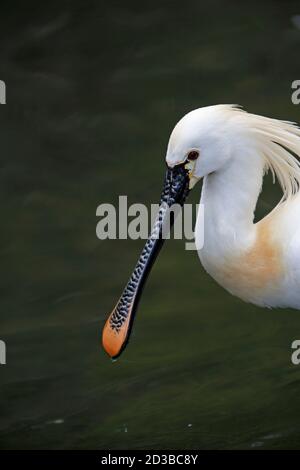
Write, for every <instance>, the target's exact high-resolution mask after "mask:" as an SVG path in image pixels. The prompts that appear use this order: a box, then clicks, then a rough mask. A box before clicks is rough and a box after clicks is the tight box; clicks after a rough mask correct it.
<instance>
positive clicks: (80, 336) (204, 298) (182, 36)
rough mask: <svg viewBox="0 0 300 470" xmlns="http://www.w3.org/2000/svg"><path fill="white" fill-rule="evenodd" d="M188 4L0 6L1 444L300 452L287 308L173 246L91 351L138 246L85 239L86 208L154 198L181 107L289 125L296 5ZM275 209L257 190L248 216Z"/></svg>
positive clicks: (297, 382) (88, 231)
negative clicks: (2, 101)
mask: <svg viewBox="0 0 300 470" xmlns="http://www.w3.org/2000/svg"><path fill="white" fill-rule="evenodd" d="M203 3H204V2H197V1H195V2H188V3H186V2H179V1H178V2H176V1H175V2H174V1H172V2H171V1H169V2H164V3H160V4H157V6H155V5H154V4H152V5H149V6H148V7H146V6H145V5H143V6H141V5H140V3H139V2H137V1H136V2H125V3H124V2H123V3H121V2H119V3H117V2H109V5H108V2H107V5H106V6H105V7H104V6H102V5H101V2H96V1H85V2H83V1H78V0H77V1H73V2H68V1H62V2H61V1H60V2H58V0H54V1H52V2H43V3H38V2H35V1H33V0H29V1H28V2H26V4H24V5H23V6H18V8H15V5H13V3H10V4H6V6H3V7H1V9H2V11H1V18H0V23H1V27H0V36H1V41H0V44H1V71H0V78H1V79H3V80H5V81H6V84H7V105H6V106H2V107H1V108H0V124H1V132H0V136H1V156H0V161H1V172H0V178H1V181H0V192H1V198H0V205H1V214H2V230H1V245H0V247H1V248H0V250H1V268H2V277H1V316H0V317H1V323H0V338H1V339H3V340H5V341H6V344H7V365H6V366H1V369H0V380H1V387H0V394H1V399H0V447H1V448H110V449H115V448H131V449H138V448H145V449H151V448H153V449H159V448H169V449H170V448H185V449H192V448H204V449H215V448H221V449H223V448H227V449H228V448H230V449H239V448H246V449H264V448H299V447H300V424H299V423H300V398H299V389H300V388H299V387H300V367H296V366H293V365H292V364H291V362H290V355H291V349H290V346H291V343H292V341H293V340H294V339H300V313H299V312H297V311H292V310H274V311H270V310H264V309H259V308H256V307H254V306H251V305H247V304H245V303H243V302H241V301H239V300H238V299H235V298H233V297H231V296H230V295H229V294H227V293H226V292H225V291H224V290H222V289H221V288H220V287H218V286H217V285H216V284H215V283H214V281H213V280H212V279H211V278H209V277H208V276H207V275H206V274H205V273H204V271H203V269H202V268H201V266H200V263H199V261H198V258H197V255H196V254H195V253H194V252H189V251H185V250H184V243H183V242H182V241H170V242H169V243H167V244H166V246H165V248H164V249H163V252H162V253H161V256H160V258H159V260H158V262H157V265H156V266H155V268H154V270H153V273H152V275H151V278H150V281H149V283H148V286H147V289H146V291H145V293H144V296H143V299H142V302H141V304H140V310H139V314H138V318H137V322H136V325H135V329H134V335H133V338H132V340H131V344H130V346H129V348H128V349H127V351H126V353H125V354H124V355H123V356H122V357H121V358H120V359H119V360H118V361H117V362H115V363H112V362H111V361H110V360H109V359H108V358H107V357H106V356H105V354H104V353H103V351H102V350H101V348H100V345H99V343H100V331H101V328H102V325H103V322H104V319H105V316H106V314H107V313H108V312H109V311H110V310H111V308H112V307H113V305H114V303H115V301H116V300H117V299H118V297H119V295H120V293H121V290H122V288H123V286H124V284H125V282H126V281H127V278H128V275H129V273H130V271H131V268H132V267H133V266H134V264H135V261H136V258H137V255H138V253H139V251H140V249H141V247H142V242H140V241H127V240H122V241H103V242H101V241H99V240H98V239H97V238H96V235H95V228H96V223H97V218H96V216H95V212H96V207H97V206H98V205H99V204H100V203H102V202H112V203H116V202H117V201H118V196H119V195H122V194H127V195H128V202H129V204H131V203H133V202H145V203H147V204H150V202H157V200H158V197H159V193H160V189H161V183H162V178H163V172H164V163H163V158H164V153H165V149H166V144H167V139H168V135H169V133H170V131H171V129H172V127H173V126H174V124H175V122H176V121H177V120H178V119H179V118H180V117H181V116H182V115H183V114H184V113H185V112H187V111H188V110H190V109H193V108H195V107H198V106H203V105H207V104H215V103H239V104H241V105H244V106H245V107H246V108H247V109H248V110H250V111H252V112H257V113H262V114H267V115H270V116H274V117H279V118H283V119H290V120H298V121H300V112H299V110H300V107H297V106H293V105H292V103H291V100H290V95H291V90H290V86H291V82H292V81H293V80H295V79H299V78H300V65H299V60H298V59H299V46H300V30H299V27H298V26H299V25H298V22H297V21H298V20H297V15H299V14H300V6H299V2H294V1H286V2H277V1H273V2H258V1H254V2H253V1H251V2H250V1H245V2H237V1H232V2H226V6H225V2H222V1H215V0H211V1H210V2H206V3H204V4H203ZM199 191H200V188H196V189H195V191H194V194H193V195H192V197H191V198H190V201H191V200H192V201H194V202H195V203H196V202H197V201H198V198H199ZM277 197H278V192H276V190H275V189H273V187H271V185H270V184H268V185H267V187H266V190H265V191H264V193H263V196H262V199H261V201H260V209H259V215H262V214H263V213H265V212H266V211H268V210H269V209H270V208H271V207H272V205H273V203H274V201H275V200H276V198H277Z"/></svg>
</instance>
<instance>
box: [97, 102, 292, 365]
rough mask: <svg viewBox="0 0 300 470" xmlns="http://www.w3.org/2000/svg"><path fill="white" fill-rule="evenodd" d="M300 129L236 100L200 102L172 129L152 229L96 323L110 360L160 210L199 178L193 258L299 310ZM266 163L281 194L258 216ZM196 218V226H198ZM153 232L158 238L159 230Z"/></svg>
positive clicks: (128, 325)
mask: <svg viewBox="0 0 300 470" xmlns="http://www.w3.org/2000/svg"><path fill="white" fill-rule="evenodd" d="M296 156H300V129H299V127H297V125H296V124H294V123H291V122H288V121H281V120H277V119H272V118H268V117H263V116H258V115H255V114H250V113H247V112H246V111H244V110H242V109H241V108H240V107H238V106H236V105H216V106H208V107H204V108H199V109H196V110H194V111H191V112H190V113H188V114H186V115H185V116H184V117H183V118H182V119H181V120H180V121H179V122H178V123H177V124H176V126H175V128H174V130H173V132H172V133H171V136H170V140H169V144H168V148H167V154H166V162H167V171H166V176H165V181H164V187H163V191H162V195H161V202H160V210H159V213H158V216H157V219H156V221H155V223H154V227H153V230H152V232H151V234H150V237H149V238H148V240H147V242H146V244H145V247H144V249H143V251H142V253H141V255H140V258H139V260H138V263H137V265H136V267H135V269H134V271H133V273H132V276H131V277H130V279H129V281H128V284H127V285H126V287H125V289H124V291H123V293H122V295H121V297H120V299H119V301H118V303H117V305H116V306H115V308H114V309H113V311H112V313H111V314H110V315H109V317H108V319H107V321H106V323H105V326H104V329H103V335H102V340H103V346H104V349H105V351H106V352H107V353H108V355H109V356H111V357H112V358H116V357H118V356H119V355H120V354H121V352H122V351H123V349H124V348H125V346H126V344H127V342H128V339H129V336H130V332H131V329H132V324H133V319H134V316H135V313H136V310H137V305H138V301H139V298H140V295H141V291H142V288H143V286H144V283H145V280H146V278H147V275H148V274H149V272H150V269H151V267H152V265H153V263H154V261H155V258H156V256H157V254H158V252H159V250H160V248H161V246H162V244H163V239H162V237H161V236H160V235H161V231H162V226H163V223H164V220H165V216H166V213H167V210H168V208H169V207H170V206H171V205H172V204H174V203H179V204H181V205H182V204H183V203H184V201H185V198H186V196H187V194H188V192H189V191H190V190H191V189H192V188H193V187H194V186H195V184H196V183H197V182H198V181H199V180H201V179H202V178H203V186H202V193H201V200H200V202H201V204H203V207H204V222H203V217H202V218H201V220H200V218H199V217H198V218H197V221H196V226H195V241H196V246H197V238H199V237H200V236H201V237H203V231H204V244H203V246H202V248H201V249H199V250H198V255H199V258H200V261H201V263H202V265H203V267H204V269H205V270H206V271H207V273H208V274H210V275H211V276H212V277H213V278H214V279H215V280H216V281H217V283H218V284H220V285H221V286H222V287H224V288H225V289H226V290H227V291H229V292H230V293H231V294H233V295H235V296H237V297H239V298H241V299H243V300H244V301H246V302H251V303H253V304H255V305H258V306H261V307H291V308H295V309H300V191H299V187H300V163H299V161H298V159H297V158H296ZM268 170H270V171H271V172H272V175H273V181H275V178H277V180H278V181H279V184H280V186H281V189H282V193H283V194H282V199H281V200H280V202H279V203H278V204H277V205H276V207H275V208H274V209H273V210H272V211H271V212H270V213H269V214H268V215H267V216H266V217H264V218H263V219H262V220H260V221H259V222H257V223H254V213H255V208H256V204H257V200H258V197H259V194H260V192H261V189H262V183H263V176H264V174H265V173H266V172H267V171H268ZM203 223H204V227H201V226H200V224H203ZM157 235H158V236H157Z"/></svg>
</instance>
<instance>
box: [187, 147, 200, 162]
mask: <svg viewBox="0 0 300 470" xmlns="http://www.w3.org/2000/svg"><path fill="white" fill-rule="evenodd" d="M198 157H199V152H197V150H191V152H189V153H188V160H192V161H193V160H197V158H198Z"/></svg>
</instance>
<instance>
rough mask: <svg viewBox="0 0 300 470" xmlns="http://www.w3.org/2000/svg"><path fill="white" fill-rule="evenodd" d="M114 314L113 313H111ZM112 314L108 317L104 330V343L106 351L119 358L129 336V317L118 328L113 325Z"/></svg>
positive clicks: (113, 357)
mask: <svg viewBox="0 0 300 470" xmlns="http://www.w3.org/2000/svg"><path fill="white" fill-rule="evenodd" d="M111 315H112V314H111ZM111 315H110V316H109V317H108V319H107V321H106V323H105V325H104V328H103V332H102V345H103V348H104V350H105V352H106V353H107V354H108V355H109V356H110V357H111V358H112V359H115V358H117V357H118V356H119V355H120V354H121V352H122V351H123V349H124V347H125V345H126V341H127V338H128V333H129V331H128V325H129V318H127V319H126V321H125V322H124V323H123V325H122V326H121V327H120V328H119V329H118V330H117V329H115V328H113V327H112V325H111V321H110V318H111Z"/></svg>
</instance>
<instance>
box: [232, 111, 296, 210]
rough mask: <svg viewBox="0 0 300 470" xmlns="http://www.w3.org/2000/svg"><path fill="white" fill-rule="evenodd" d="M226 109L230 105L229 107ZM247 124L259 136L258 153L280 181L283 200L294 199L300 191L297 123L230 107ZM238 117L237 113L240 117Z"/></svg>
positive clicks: (267, 167) (257, 137)
mask: <svg viewBox="0 0 300 470" xmlns="http://www.w3.org/2000/svg"><path fill="white" fill-rule="evenodd" d="M225 106H226V105H225ZM226 107H227V110H228V111H229V109H230V110H231V111H233V112H234V113H238V114H239V117H241V118H243V119H242V120H243V121H244V123H245V124H246V127H247V130H248V131H250V132H251V133H252V134H254V135H255V137H256V139H255V140H256V145H257V150H258V151H259V152H260V153H261V154H262V155H263V157H264V159H265V163H266V165H265V168H266V171H268V170H270V171H271V173H272V175H273V182H274V181H275V177H276V178H277V180H278V182H279V184H280V186H281V189H282V192H283V197H282V200H281V202H283V201H285V200H287V199H289V198H291V197H292V196H293V195H294V194H296V193H298V192H299V188H300V161H299V160H298V158H300V129H299V127H298V126H297V124H296V123H293V122H289V121H281V120H278V119H272V118H268V117H264V116H258V115H255V114H250V113H247V112H246V111H244V110H242V109H240V108H238V107H236V106H235V105H228V106H226ZM236 116H237V114H236Z"/></svg>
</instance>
